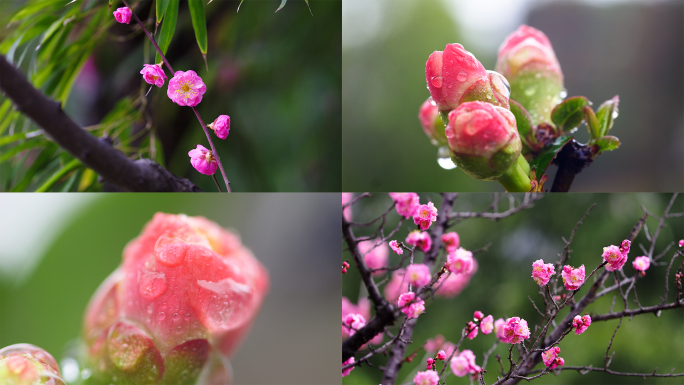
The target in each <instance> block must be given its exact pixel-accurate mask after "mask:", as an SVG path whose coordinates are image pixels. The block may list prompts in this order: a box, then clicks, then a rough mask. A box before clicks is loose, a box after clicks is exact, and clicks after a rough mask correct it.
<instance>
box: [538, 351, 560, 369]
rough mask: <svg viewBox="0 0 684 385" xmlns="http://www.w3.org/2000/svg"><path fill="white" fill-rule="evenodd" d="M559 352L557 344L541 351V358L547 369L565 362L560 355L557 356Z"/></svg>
mask: <svg viewBox="0 0 684 385" xmlns="http://www.w3.org/2000/svg"><path fill="white" fill-rule="evenodd" d="M559 353H560V348H559V347H558V346H554V347H552V348H551V349H547V350H546V351H544V352H543V353H542V360H544V365H546V366H547V367H548V368H549V369H554V368H556V367H558V366H562V365H564V364H565V360H563V359H562V358H561V357H558V354H559Z"/></svg>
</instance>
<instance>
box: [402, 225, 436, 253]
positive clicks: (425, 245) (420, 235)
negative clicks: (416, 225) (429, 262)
mask: <svg viewBox="0 0 684 385" xmlns="http://www.w3.org/2000/svg"><path fill="white" fill-rule="evenodd" d="M406 243H407V244H409V245H411V246H415V247H418V248H420V249H421V250H423V252H424V253H427V252H428V251H430V249H431V248H432V238H430V234H428V233H426V232H423V231H419V230H413V231H411V232H410V233H409V234H408V236H407V237H406Z"/></svg>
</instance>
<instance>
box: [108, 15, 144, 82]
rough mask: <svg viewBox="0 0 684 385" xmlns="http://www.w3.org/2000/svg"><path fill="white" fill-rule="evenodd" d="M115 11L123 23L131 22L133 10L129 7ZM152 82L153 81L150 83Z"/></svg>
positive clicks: (118, 19) (116, 16) (116, 17)
mask: <svg viewBox="0 0 684 385" xmlns="http://www.w3.org/2000/svg"><path fill="white" fill-rule="evenodd" d="M113 13H114V18H115V19H116V21H118V22H119V23H121V24H128V23H130V22H131V16H132V15H133V11H131V9H130V8H128V7H122V8H118V9H117V10H116V11H114V12H113ZM150 84H151V83H150Z"/></svg>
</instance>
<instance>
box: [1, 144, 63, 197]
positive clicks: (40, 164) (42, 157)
mask: <svg viewBox="0 0 684 385" xmlns="http://www.w3.org/2000/svg"><path fill="white" fill-rule="evenodd" d="M58 148H59V147H58V146H57V145H56V144H54V143H52V142H48V143H47V145H46V146H45V149H43V151H41V152H40V154H39V155H38V157H37V158H36V160H34V161H33V164H31V167H29V168H28V170H26V172H24V173H23V176H22V178H21V180H20V181H19V182H18V183H17V184H16V185H14V187H12V189H11V191H12V192H17V191H24V190H26V188H27V187H28V186H29V185H30V184H31V181H32V180H33V177H35V176H36V173H38V171H40V170H42V169H43V168H44V167H45V166H46V165H47V164H48V163H49V162H50V160H51V159H52V156H53V155H55V152H57V149H58Z"/></svg>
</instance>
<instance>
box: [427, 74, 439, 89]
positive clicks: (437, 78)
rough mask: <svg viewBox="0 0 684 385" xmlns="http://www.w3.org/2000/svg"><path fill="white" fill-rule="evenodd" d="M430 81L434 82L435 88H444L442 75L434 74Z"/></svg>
mask: <svg viewBox="0 0 684 385" xmlns="http://www.w3.org/2000/svg"><path fill="white" fill-rule="evenodd" d="M430 83H432V86H433V87H435V88H442V77H441V76H433V77H432V79H430Z"/></svg>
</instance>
